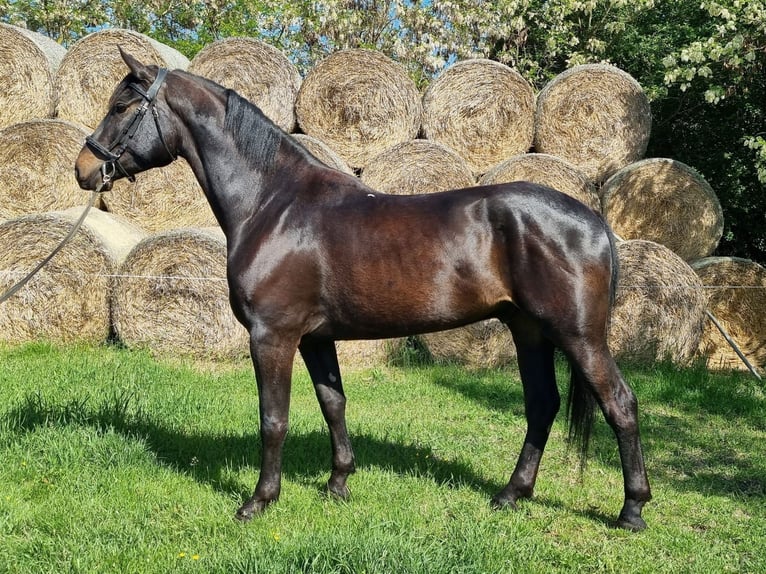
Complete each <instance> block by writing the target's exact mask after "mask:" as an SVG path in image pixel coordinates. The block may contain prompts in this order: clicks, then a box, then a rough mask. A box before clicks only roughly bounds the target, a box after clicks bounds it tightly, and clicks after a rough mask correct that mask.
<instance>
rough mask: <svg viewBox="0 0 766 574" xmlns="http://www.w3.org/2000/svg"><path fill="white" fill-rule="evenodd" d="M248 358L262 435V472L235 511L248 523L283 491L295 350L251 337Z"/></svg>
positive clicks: (271, 341)
mask: <svg viewBox="0 0 766 574" xmlns="http://www.w3.org/2000/svg"><path fill="white" fill-rule="evenodd" d="M250 354H251V357H252V360H253V367H254V368H255V379H256V382H257V384H258V399H259V401H258V409H259V414H260V433H261V446H262V450H261V472H260V475H259V477H258V484H257V486H256V487H255V492H254V493H253V496H252V497H250V499H249V500H248V501H247V502H246V503H245V504H243V505H242V506H241V507H240V509H239V510H237V513H236V517H237V519H239V520H242V521H246V520H250V519H251V518H252V517H253V516H255V515H256V514H260V513H261V512H263V510H264V509H265V508H266V507H267V506H268V505H269V504H271V503H272V502H275V501H276V500H277V499H278V498H279V493H280V490H281V487H282V447H283V445H284V442H285V437H286V436H287V429H288V416H289V410H290V385H291V377H292V364H293V357H294V356H295V346H291V345H289V344H278V343H275V342H274V341H273V340H270V341H265V340H263V338H259V337H257V336H254V335H251V337H250Z"/></svg>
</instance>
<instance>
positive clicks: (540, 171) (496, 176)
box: [479, 153, 601, 211]
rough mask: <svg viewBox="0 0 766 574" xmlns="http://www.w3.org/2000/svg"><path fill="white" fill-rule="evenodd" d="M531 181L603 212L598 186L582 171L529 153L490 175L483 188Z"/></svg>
mask: <svg viewBox="0 0 766 574" xmlns="http://www.w3.org/2000/svg"><path fill="white" fill-rule="evenodd" d="M512 181H531V182H533V183H538V184H540V185H547V186H548V187H552V188H553V189H557V190H559V191H561V192H562V193H566V194H567V195H569V196H570V197H574V198H575V199H578V200H580V201H582V202H583V203H584V204H585V205H587V206H588V207H590V208H591V209H594V210H595V211H601V199H600V198H599V195H598V192H597V191H596V186H595V185H593V183H592V182H591V181H590V180H589V179H588V178H587V177H585V174H583V173H582V172H581V171H580V170H578V169H577V168H576V167H574V166H573V165H571V164H569V163H567V162H566V161H564V160H563V159H561V158H558V157H555V156H552V155H549V154H544V153H526V154H520V155H516V156H513V157H512V158H509V159H507V160H505V161H503V162H501V163H499V164H498V165H496V166H495V167H493V168H492V169H491V170H490V171H489V172H487V173H486V174H485V175H484V176H483V177H482V178H481V179H480V180H479V183H480V184H481V185H491V184H494V183H507V182H512Z"/></svg>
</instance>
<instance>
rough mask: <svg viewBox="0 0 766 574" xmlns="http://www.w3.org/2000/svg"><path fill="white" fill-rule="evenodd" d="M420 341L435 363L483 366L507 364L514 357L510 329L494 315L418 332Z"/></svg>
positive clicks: (493, 366)
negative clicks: (468, 322)
mask: <svg viewBox="0 0 766 574" xmlns="http://www.w3.org/2000/svg"><path fill="white" fill-rule="evenodd" d="M421 341H422V342H423V344H424V346H425V347H426V349H427V350H428V352H429V353H430V355H431V357H432V358H433V359H434V361H436V362H437V363H457V364H461V365H465V366H468V367H471V368H477V369H484V368H496V367H501V366H503V365H507V364H509V363H510V362H512V361H513V359H514V358H515V357H516V347H515V345H514V343H513V337H512V336H511V332H510V330H509V329H508V327H506V326H505V325H503V324H502V323H501V322H500V321H498V320H497V319H489V320H487V321H480V322H478V323H472V324H471V325H467V326H465V327H460V328H458V329H450V330H449V331H440V332H437V333H427V334H425V335H421Z"/></svg>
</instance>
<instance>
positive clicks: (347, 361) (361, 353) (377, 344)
mask: <svg viewBox="0 0 766 574" xmlns="http://www.w3.org/2000/svg"><path fill="white" fill-rule="evenodd" d="M403 344H404V339H377V340H371V341H336V342H335V348H336V350H337V353H338V363H339V364H340V368H341V369H342V370H348V369H369V368H372V367H382V366H385V365H387V364H388V363H389V359H390V357H391V355H392V354H393V353H395V352H396V349H397V348H398V346H400V345H403Z"/></svg>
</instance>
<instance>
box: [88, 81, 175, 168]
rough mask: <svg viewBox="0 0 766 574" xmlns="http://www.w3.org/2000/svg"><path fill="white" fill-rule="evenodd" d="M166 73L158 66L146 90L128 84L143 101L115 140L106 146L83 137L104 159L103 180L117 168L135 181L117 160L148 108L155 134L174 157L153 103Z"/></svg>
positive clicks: (134, 133)
mask: <svg viewBox="0 0 766 574" xmlns="http://www.w3.org/2000/svg"><path fill="white" fill-rule="evenodd" d="M167 74H168V71H167V70H166V69H165V68H160V69H159V72H157V78H156V79H155V80H154V82H153V83H152V85H151V86H149V89H148V90H147V91H144V90H143V89H142V88H141V86H139V85H138V84H134V83H131V84H129V85H128V87H129V88H131V89H132V90H133V91H135V92H137V93H138V94H139V95H140V96H141V97H142V98H143V99H144V101H143V102H142V103H141V105H140V106H139V108H138V109H137V110H136V112H135V113H134V114H133V117H132V118H131V120H130V122H129V123H128V125H127V126H126V127H125V128H124V129H123V130H122V133H121V134H120V136H119V137H118V138H117V140H116V141H115V142H113V143H112V144H111V145H110V146H109V147H106V146H104V145H102V144H100V143H99V142H97V141H96V140H95V139H94V138H93V136H88V137H86V138H85V145H87V146H88V147H89V148H90V150H91V151H93V152H94V153H95V154H96V155H99V156H101V157H103V158H104V159H105V160H106V161H105V162H104V165H103V166H101V174H102V176H103V178H104V180H105V181H106V180H111V179H112V177H113V176H114V174H115V172H116V171H117V170H119V171H120V173H122V175H124V176H125V177H127V178H128V180H129V181H136V178H135V176H133V175H131V174H129V173H128V172H127V171H125V168H124V167H122V165H121V164H120V161H119V160H120V157H121V156H122V154H123V153H125V150H126V149H128V146H129V145H130V141H131V140H132V139H133V136H134V135H136V132H137V131H138V127H139V126H140V125H141V120H143V119H144V116H145V115H146V112H147V111H149V110H150V109H151V110H152V117H153V118H154V125H155V126H156V127H157V134H158V135H159V136H160V141H161V142H162V145H163V146H164V147H165V151H166V152H167V153H168V155H169V156H170V157H171V158H172V159H173V160H175V159H176V156H175V154H174V153H173V152H171V151H170V148H169V147H168V144H167V143H166V142H165V138H164V137H163V135H162V130H161V129H160V117H159V113H158V112H157V107H156V105H155V99H156V98H157V94H158V93H159V91H160V88H161V87H162V83H163V82H164V81H165V76H167Z"/></svg>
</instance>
